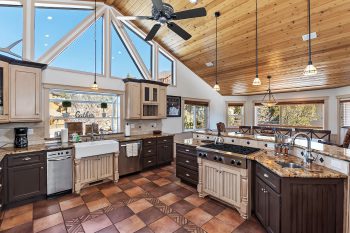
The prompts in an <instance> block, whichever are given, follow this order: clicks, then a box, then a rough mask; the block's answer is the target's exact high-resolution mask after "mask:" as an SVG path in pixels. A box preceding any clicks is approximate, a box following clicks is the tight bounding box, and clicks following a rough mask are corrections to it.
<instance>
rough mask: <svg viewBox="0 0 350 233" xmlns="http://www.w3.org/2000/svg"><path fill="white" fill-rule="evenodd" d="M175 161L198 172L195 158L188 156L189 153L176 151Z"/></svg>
mask: <svg viewBox="0 0 350 233" xmlns="http://www.w3.org/2000/svg"><path fill="white" fill-rule="evenodd" d="M176 163H177V164H179V165H181V166H184V167H188V168H191V169H193V170H195V171H197V172H198V163H197V158H194V157H192V156H189V155H185V154H181V153H177V154H176Z"/></svg>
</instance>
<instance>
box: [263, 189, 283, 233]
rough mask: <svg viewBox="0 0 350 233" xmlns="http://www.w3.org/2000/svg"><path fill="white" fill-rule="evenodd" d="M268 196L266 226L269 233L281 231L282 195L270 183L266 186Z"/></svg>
mask: <svg viewBox="0 0 350 233" xmlns="http://www.w3.org/2000/svg"><path fill="white" fill-rule="evenodd" d="M265 190H266V191H265V196H266V217H265V226H266V230H267V232H269V233H279V232H280V220H281V217H280V216H281V209H280V208H281V204H280V201H281V197H280V195H279V194H277V193H276V192H275V191H273V190H272V189H271V188H270V187H269V186H268V185H266V187H265Z"/></svg>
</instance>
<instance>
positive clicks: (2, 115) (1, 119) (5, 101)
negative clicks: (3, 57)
mask: <svg viewBox="0 0 350 233" xmlns="http://www.w3.org/2000/svg"><path fill="white" fill-rule="evenodd" d="M8 121H9V65H8V63H6V62H3V61H0V123H6V122H8Z"/></svg>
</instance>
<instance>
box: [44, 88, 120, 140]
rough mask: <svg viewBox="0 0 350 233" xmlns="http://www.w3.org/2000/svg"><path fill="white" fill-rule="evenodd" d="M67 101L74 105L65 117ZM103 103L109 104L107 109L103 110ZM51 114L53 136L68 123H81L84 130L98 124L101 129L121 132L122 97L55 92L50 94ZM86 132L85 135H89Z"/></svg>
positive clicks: (76, 92) (51, 133)
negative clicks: (63, 104) (63, 103)
mask: <svg viewBox="0 0 350 233" xmlns="http://www.w3.org/2000/svg"><path fill="white" fill-rule="evenodd" d="M65 100H69V101H71V103H72V107H70V108H68V109H67V112H68V114H69V116H68V117H67V116H66V117H63V113H65V112H66V110H65V108H63V106H62V101H65ZM101 103H107V108H106V109H104V110H103V109H102V108H101ZM49 112H50V135H51V136H54V134H55V132H56V131H60V130H61V129H63V128H65V123H67V122H81V123H82V125H83V128H85V126H86V125H88V124H91V123H97V124H98V126H99V129H103V130H106V131H112V132H119V131H120V97H119V96H118V95H114V94H100V93H89V92H78V91H63V90H53V91H51V92H50V107H49ZM104 113H105V114H104ZM87 115H89V116H87ZM84 131H85V134H86V133H89V132H86V130H84Z"/></svg>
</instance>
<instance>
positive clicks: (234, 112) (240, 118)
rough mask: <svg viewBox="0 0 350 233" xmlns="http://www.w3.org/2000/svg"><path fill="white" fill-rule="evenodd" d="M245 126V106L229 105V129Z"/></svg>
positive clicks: (240, 104) (238, 104) (239, 104)
mask: <svg viewBox="0 0 350 233" xmlns="http://www.w3.org/2000/svg"><path fill="white" fill-rule="evenodd" d="M243 124H244V105H243V103H228V104H227V127H229V128H232V127H237V126H241V125H243Z"/></svg>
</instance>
